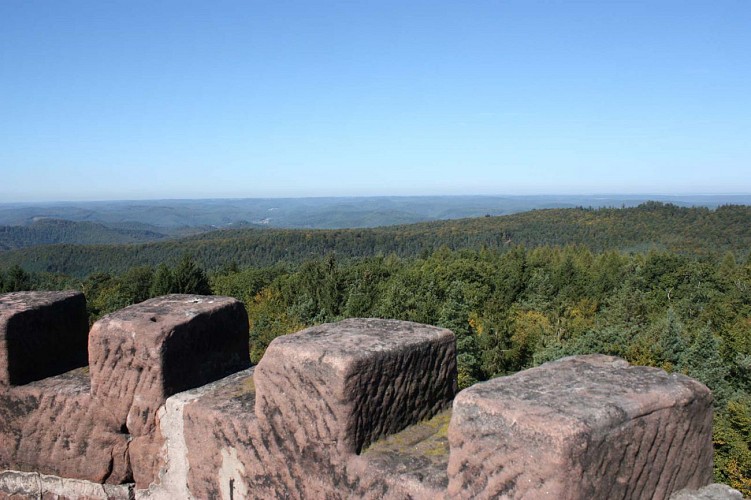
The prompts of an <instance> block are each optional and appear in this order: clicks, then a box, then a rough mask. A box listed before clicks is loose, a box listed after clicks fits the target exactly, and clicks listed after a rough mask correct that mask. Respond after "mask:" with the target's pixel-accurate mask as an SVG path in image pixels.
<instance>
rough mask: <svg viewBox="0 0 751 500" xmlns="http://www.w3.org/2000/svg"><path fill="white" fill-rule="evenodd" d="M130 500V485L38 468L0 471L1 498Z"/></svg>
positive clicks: (131, 491) (2, 499)
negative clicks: (69, 476) (67, 476)
mask: <svg viewBox="0 0 751 500" xmlns="http://www.w3.org/2000/svg"><path fill="white" fill-rule="evenodd" d="M29 498H40V499H54V500H132V499H133V498H135V489H134V487H133V485H111V484H98V483H92V482H89V481H82V480H79V479H65V478H61V477H55V476H48V475H45V474H39V473H38V472H17V471H0V500H6V499H19V500H20V499H29Z"/></svg>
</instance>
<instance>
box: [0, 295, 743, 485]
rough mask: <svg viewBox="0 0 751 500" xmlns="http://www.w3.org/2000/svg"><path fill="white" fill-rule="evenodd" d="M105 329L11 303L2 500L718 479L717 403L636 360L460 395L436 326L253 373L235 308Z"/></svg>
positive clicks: (161, 305) (342, 334)
mask: <svg viewBox="0 0 751 500" xmlns="http://www.w3.org/2000/svg"><path fill="white" fill-rule="evenodd" d="M85 320H86V310H85V299H84V297H83V295H81V294H80V293H76V292H20V293H12V294H6V295H1V296H0V498H9V497H10V498H28V497H36V498H42V497H44V498H92V499H93V498H134V497H135V498H165V499H166V498H201V499H203V498H223V499H233V500H234V499H240V498H352V497H356V498H374V499H375V498H441V497H443V498H499V497H501V498H528V499H538V498H551V499H552V498H555V499H567V498H568V499H585V498H587V499H589V498H668V497H669V496H670V495H671V494H673V493H674V492H678V491H679V490H683V489H686V488H688V489H696V488H700V487H703V486H705V485H707V484H709V482H710V480H711V469H712V440H711V426H712V397H711V394H710V392H709V390H708V389H707V388H706V387H705V386H703V385H702V384H700V383H699V382H696V381H695V380H692V379H690V378H688V377H685V376H682V375H676V374H670V375H669V374H667V373H665V372H663V371H661V370H657V369H654V368H646V367H636V366H630V365H628V363H626V362H625V361H622V360H619V359H617V358H613V357H609V356H599V355H595V356H580V357H572V358H565V359H562V360H559V361H556V362H553V363H547V364H545V365H542V366H540V367H537V368H534V369H531V370H527V371H525V372H521V373H518V374H516V375H513V376H510V377H503V378H498V379H494V380H491V381H488V382H484V383H480V384H476V385H475V386H473V387H471V388H469V389H466V390H464V391H461V392H459V393H458V394H457V388H456V347H455V339H454V335H453V334H452V333H451V332H450V331H449V330H445V329H441V328H436V327H432V326H427V325H420V324H416V323H409V322H403V321H394V320H380V319H351V320H345V321H341V322H339V323H334V324H327V325H320V326H317V327H313V328H309V329H306V330H303V331H301V332H299V333H296V334H293V335H288V336H284V337H280V338H277V339H275V340H274V341H273V342H272V343H271V345H270V346H269V348H268V349H267V351H266V354H265V355H264V357H263V359H262V360H261V361H260V363H259V364H258V365H257V366H255V367H250V366H249V361H248V360H249V356H248V321H247V315H246V314H245V311H244V309H243V306H242V303H240V302H238V301H237V300H235V299H232V298H228V297H213V296H195V295H169V296H165V297H159V298H156V299H151V300H148V301H146V302H143V303H141V304H136V305H134V306H130V307H127V308H125V309H122V310H120V311H117V312H115V313H113V314H110V315H108V316H105V317H104V318H102V319H100V320H99V321H98V322H97V323H95V324H94V325H93V326H92V328H91V331H88V328H87V324H86V321H85ZM86 339H88V341H86ZM87 359H88V366H87V365H86V360H87ZM727 498H731V497H727Z"/></svg>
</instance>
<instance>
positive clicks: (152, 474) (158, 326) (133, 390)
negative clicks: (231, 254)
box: [89, 295, 250, 488]
mask: <svg viewBox="0 0 751 500" xmlns="http://www.w3.org/2000/svg"><path fill="white" fill-rule="evenodd" d="M89 357H90V363H91V364H90V369H91V393H92V396H93V398H94V400H95V401H96V402H97V404H100V405H102V407H103V408H106V409H107V411H109V412H110V413H111V415H112V419H114V420H115V421H118V422H121V423H122V425H123V426H124V427H125V429H127V432H128V433H129V434H130V435H131V436H132V438H133V439H132V442H131V443H130V450H129V456H130V460H131V462H132V469H133V475H134V479H135V481H136V484H137V486H138V487H139V488H143V487H147V486H148V485H149V483H151V482H152V481H153V480H154V479H155V478H156V474H157V472H158V470H159V468H160V467H161V460H162V457H161V453H160V450H161V449H162V446H163V439H162V437H161V434H160V430H159V428H158V425H157V424H158V422H157V410H158V409H159V407H160V406H162V405H163V404H164V402H165V401H166V399H167V398H168V397H169V396H171V395H173V394H176V393H178V392H181V391H184V390H187V389H191V388H194V387H198V386H201V385H203V384H206V383H208V382H212V381H214V380H217V379H219V378H221V377H224V376H226V375H228V374H230V373H233V372H235V371H238V370H242V369H244V368H247V367H248V366H249V365H250V358H249V354H248V317H247V314H246V313H245V309H244V308H243V305H242V303H241V302H239V301H237V300H235V299H233V298H229V297H213V296H200V295H167V296H164V297H158V298H155V299H151V300H147V301H145V302H142V303H140V304H136V305H133V306H130V307H126V308H125V309H121V310H120V311H117V312H115V313H113V314H110V315H107V316H105V317H104V318H102V319H100V320H99V321H97V322H96V323H95V324H94V326H93V327H92V329H91V333H90V336H89Z"/></svg>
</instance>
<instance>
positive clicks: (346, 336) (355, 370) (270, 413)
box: [254, 319, 456, 454]
mask: <svg viewBox="0 0 751 500" xmlns="http://www.w3.org/2000/svg"><path fill="white" fill-rule="evenodd" d="M254 378H255V386H256V391H257V392H256V398H257V399H256V415H257V416H258V417H259V418H261V419H263V420H264V421H268V422H270V424H271V425H272V427H273V430H272V432H275V433H278V439H283V440H288V441H289V442H290V443H294V445H293V446H295V447H296V449H297V450H303V449H306V448H308V449H309V448H311V447H316V446H319V445H320V446H322V447H325V448H334V447H335V448H336V449H337V452H338V453H341V454H349V453H359V452H360V450H361V449H362V447H363V446H367V445H368V444H369V443H370V442H372V441H374V440H376V439H378V438H379V437H380V436H383V435H386V434H391V433H394V432H397V431H399V430H401V429H403V428H404V427H406V426H408V425H410V424H412V423H415V422H418V421H420V420H422V419H425V418H429V417H431V416H433V415H435V414H436V413H438V412H439V411H441V410H443V409H444V408H446V407H447V406H448V405H449V404H450V401H451V399H452V398H453V396H454V394H455V392H456V347H455V338H454V334H453V333H452V332H451V331H449V330H446V329H442V328H436V327H432V326H427V325H420V324H417V323H410V322H405V321H394V320H382V319H351V320H344V321H341V322H339V323H333V324H325V325H319V326H316V327H313V328H308V329H306V330H303V331H301V332H298V333H296V334H292V335H286V336H283V337H278V338H276V339H274V341H273V342H272V343H271V345H269V347H268V349H267V350H266V353H265V355H264V357H263V359H261V362H260V363H259V364H258V366H257V367H256V371H255V377H254Z"/></svg>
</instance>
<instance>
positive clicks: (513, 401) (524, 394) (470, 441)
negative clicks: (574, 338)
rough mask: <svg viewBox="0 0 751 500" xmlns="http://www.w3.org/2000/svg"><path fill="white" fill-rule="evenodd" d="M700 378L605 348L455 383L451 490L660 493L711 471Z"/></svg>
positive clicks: (707, 400)
mask: <svg viewBox="0 0 751 500" xmlns="http://www.w3.org/2000/svg"><path fill="white" fill-rule="evenodd" d="M711 428H712V397H711V394H710V392H709V390H708V389H707V388H706V387H705V386H704V385H702V384H700V383H699V382H697V381H695V380H692V379H689V378H688V377H685V376H682V375H675V374H673V375H669V374H667V373H665V372H663V371H661V370H658V369H654V368H646V367H636V366H630V365H628V363H626V362H625V361H623V360H620V359H618V358H614V357H610V356H601V355H593V356H580V357H572V358H564V359H562V360H559V361H556V362H552V363H547V364H545V365H542V366H540V367H538V368H533V369H530V370H526V371H524V372H520V373H517V374H516V375H513V376H510V377H503V378H498V379H494V380H491V381H488V382H484V383H481V384H477V385H475V386H473V387H470V388H469V389H467V390H464V391H462V392H461V393H459V395H458V396H457V398H456V400H455V401H454V409H453V418H452V420H451V424H450V427H449V442H450V446H451V455H450V459H449V470H448V472H449V488H448V494H449V496H452V497H459V498H498V497H500V498H516V499H544V498H554V499H591V498H608V499H639V498H654V499H663V498H667V497H668V496H670V494H671V493H673V492H674V491H677V490H680V489H682V488H699V487H701V486H704V485H706V484H708V483H709V482H710V479H711V473H712V441H711V435H712V432H711Z"/></svg>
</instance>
